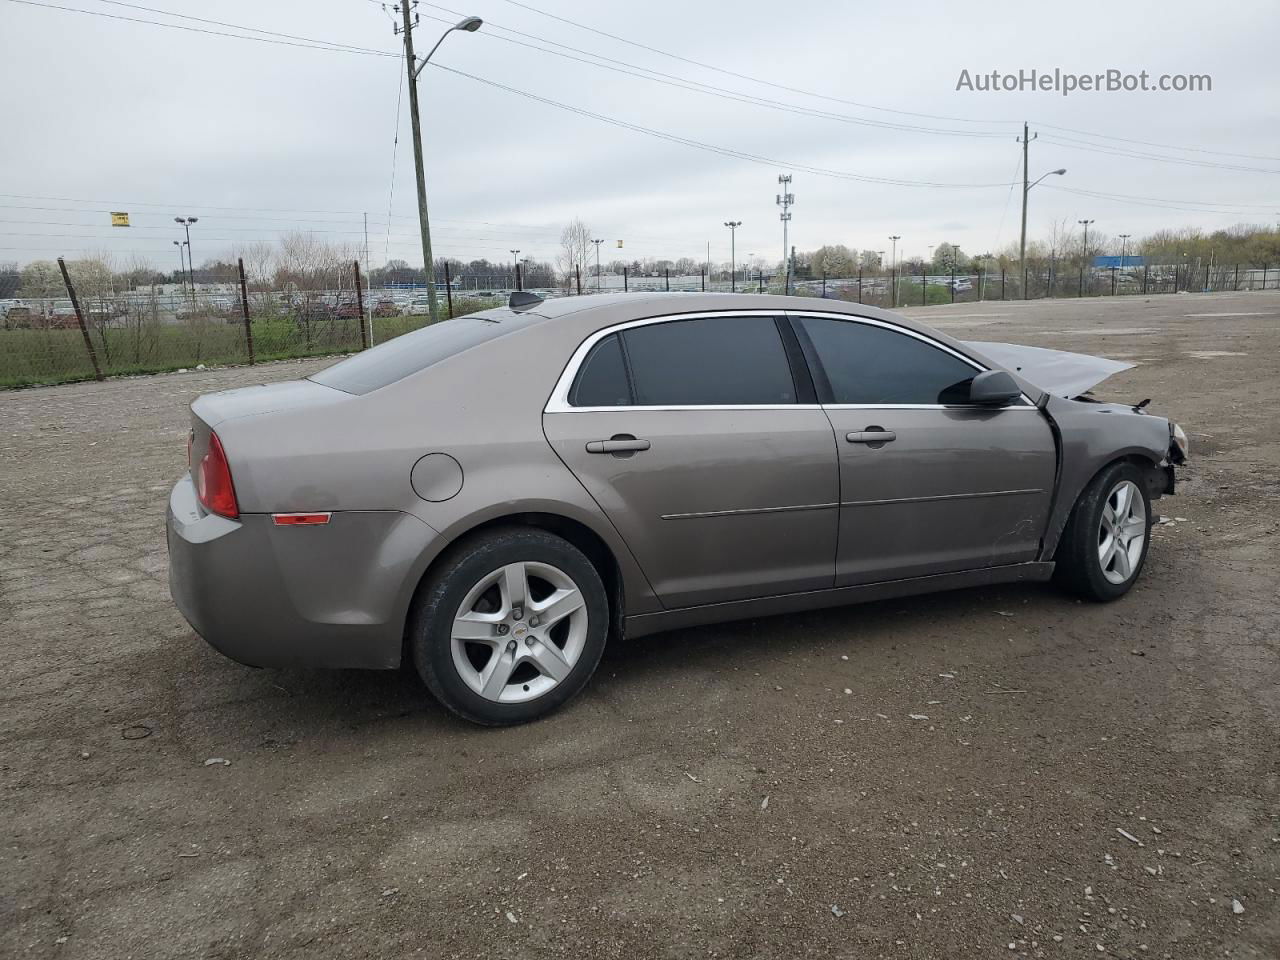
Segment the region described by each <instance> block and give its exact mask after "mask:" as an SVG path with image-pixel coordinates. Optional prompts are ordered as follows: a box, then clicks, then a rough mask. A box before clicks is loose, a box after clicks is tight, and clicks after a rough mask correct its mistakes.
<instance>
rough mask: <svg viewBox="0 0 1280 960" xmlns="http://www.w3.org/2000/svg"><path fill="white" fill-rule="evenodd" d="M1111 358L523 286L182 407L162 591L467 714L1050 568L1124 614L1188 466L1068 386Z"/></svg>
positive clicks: (531, 704) (1125, 413)
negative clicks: (681, 641)
mask: <svg viewBox="0 0 1280 960" xmlns="http://www.w3.org/2000/svg"><path fill="white" fill-rule="evenodd" d="M1128 366H1130V364H1125V363H1121V362H1118V361H1111V360H1104V359H1100V358H1097V357H1087V356H1082V355H1080V354H1070V353H1062V352H1060V351H1054V350H1044V349H1039V348H1034V347H1021V346H1016V345H1011V344H998V343H996V344H990V343H963V342H960V341H958V340H954V339H952V338H951V337H949V336H947V335H946V334H945V333H941V332H939V331H937V330H934V329H931V328H930V327H928V326H926V325H924V324H922V323H919V322H916V321H914V320H910V319H906V318H904V317H900V316H897V315H895V314H892V313H888V312H886V311H882V310H876V309H874V308H872V307H866V306H861V305H859V304H853V303H835V302H832V301H828V300H813V299H810V298H802V297H778V296H769V295H742V294H697V293H692V294H680V293H660V294H656V295H654V294H649V295H646V294H636V295H633V296H629V297H623V296H609V295H605V296H595V297H591V296H587V297H572V298H566V299H560V300H555V301H542V300H540V299H539V298H537V297H535V296H532V295H529V294H515V295H513V296H512V301H511V304H510V305H509V306H507V307H501V308H495V309H492V310H487V311H484V312H481V313H478V314H474V315H471V316H466V317H460V318H457V319H454V320H447V321H444V322H441V323H437V324H433V325H430V326H427V327H423V328H422V329H419V330H416V331H414V332H412V333H409V334H406V335H404V336H401V337H398V338H395V339H393V340H390V341H388V342H386V343H384V344H381V345H379V346H377V347H375V348H373V349H371V350H367V351H364V352H362V353H358V354H356V355H354V356H352V357H350V358H348V359H345V360H342V361H340V362H338V363H336V364H334V365H333V366H331V367H329V368H327V369H325V370H322V371H320V372H319V373H316V374H313V375H312V376H310V377H308V378H307V379H305V380H297V381H293V382H286V383H275V384H271V385H267V386H258V387H248V388H243V389H237V390H228V391H224V392H221V393H213V394H208V395H206V396H202V397H200V398H198V399H197V400H196V401H195V402H194V403H193V404H192V405H191V432H190V436H189V440H188V457H189V471H188V473H187V475H185V476H184V477H183V478H182V479H181V480H179V481H178V483H177V484H176V485H175V486H174V488H173V492H172V494H171V496H170V500H169V510H168V542H169V557H170V564H169V571H170V573H169V576H170V589H171V592H172V594H173V597H174V600H175V601H176V603H177V605H178V607H179V609H180V610H181V611H182V613H183V614H184V616H186V618H187V620H188V621H189V622H190V623H191V625H192V626H193V627H194V628H195V629H196V631H197V632H198V633H199V634H200V635H202V636H203V637H204V638H205V639H206V640H208V642H209V643H211V644H213V645H214V646H215V647H216V648H218V649H219V650H221V651H222V652H223V653H225V654H226V655H227V656H229V657H232V658H234V659H236V660H239V661H241V662H243V663H246V664H253V665H258V666H309V667H315V666H324V667H373V668H385V669H390V668H394V667H397V666H398V665H399V664H400V662H401V659H402V657H406V658H408V659H410V660H411V661H412V662H413V663H414V665H415V666H416V668H417V670H418V673H419V674H420V676H421V677H422V679H423V681H424V683H425V684H426V686H427V688H428V689H429V690H430V691H431V692H432V693H433V694H434V695H435V696H436V697H437V698H438V699H439V700H440V701H441V702H442V703H443V704H445V706H447V707H448V708H449V709H450V710H452V711H454V712H455V713H457V714H458V715H460V716H462V717H465V718H467V719H469V720H473V721H476V722H479V723H485V724H507V723H518V722H522V721H526V720H531V719H533V718H535V717H538V716H541V715H542V714H545V713H546V712H547V711H549V710H552V709H554V708H555V707H557V706H559V705H561V704H563V703H564V702H565V701H567V700H568V699H569V698H570V697H572V696H573V695H574V694H575V693H577V692H578V691H579V690H580V689H581V688H582V687H583V685H584V684H585V683H586V682H587V680H588V678H589V677H590V676H591V674H592V672H593V671H594V670H595V668H596V665H597V663H599V661H600V656H601V653H602V651H603V650H604V646H605V643H606V641H607V640H610V639H612V640H613V641H615V642H616V641H619V640H622V639H624V638H625V637H628V636H640V635H643V634H647V633H652V632H655V631H660V630H667V629H671V628H675V627H683V626H690V625H695V624H704V623H714V622H719V621H725V620H732V619H736V618H745V617H759V616H764V615H769V614H786V613H792V612H796V611H801V610H808V609H812V608H816V607H823V606H833V605H842V604H849V603H855V602H859V601H864V600H874V599H881V598H886V597H902V596H907V595H911V594H919V593H925V592H929V591H934V590H946V589H951V588H955V587H965V586H975V585H989V584H993V583H1008V582H1014V581H1042V580H1047V579H1049V578H1050V577H1051V576H1056V577H1057V578H1058V579H1059V580H1060V581H1061V582H1062V583H1063V584H1064V585H1066V586H1067V587H1069V588H1070V589H1072V590H1073V591H1075V592H1076V593H1077V594H1079V595H1081V596H1083V597H1087V598H1089V599H1092V600H1113V599H1116V598H1118V597H1120V596H1123V595H1124V594H1125V593H1126V592H1127V591H1128V590H1129V588H1130V587H1132V586H1133V583H1134V581H1135V580H1136V579H1137V577H1138V575H1139V573H1140V572H1141V570H1142V568H1143V564H1144V562H1145V561H1146V557H1147V549H1148V544H1149V540H1150V538H1149V532H1150V529H1151V525H1152V522H1153V520H1154V518H1155V514H1154V513H1153V511H1152V500H1154V499H1155V498H1158V497H1160V496H1162V495H1164V494H1171V493H1173V490H1174V465H1175V464H1179V463H1182V462H1183V460H1184V459H1185V457H1186V455H1187V440H1186V435H1185V434H1184V433H1183V431H1182V430H1181V429H1180V428H1179V427H1177V426H1176V425H1175V424H1173V423H1171V422H1170V421H1168V420H1166V419H1164V418H1163V417H1159V416H1155V415H1153V414H1151V413H1150V412H1148V410H1147V409H1146V406H1145V404H1139V405H1137V406H1132V405H1125V404H1114V403H1099V402H1095V401H1093V400H1091V399H1088V398H1086V397H1085V396H1084V394H1085V393H1086V392H1087V391H1088V390H1090V389H1091V388H1092V387H1093V386H1095V385H1096V384H1097V383H1099V382H1100V381H1102V380H1103V379H1105V378H1106V377H1108V376H1110V375H1111V374H1113V373H1115V372H1117V371H1119V370H1123V369H1125V368H1127V367H1128ZM852 622H855V623H856V620H854V621H852ZM956 628H957V630H959V629H962V625H961V624H957V625H956ZM1129 629H1138V628H1130V627H1126V626H1124V625H1123V622H1117V623H1116V624H1115V626H1114V630H1115V631H1117V632H1124V631H1125V630H1129Z"/></svg>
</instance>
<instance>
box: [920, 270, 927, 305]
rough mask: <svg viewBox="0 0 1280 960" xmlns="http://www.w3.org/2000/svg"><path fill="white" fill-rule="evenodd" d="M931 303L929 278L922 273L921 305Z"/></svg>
mask: <svg viewBox="0 0 1280 960" xmlns="http://www.w3.org/2000/svg"><path fill="white" fill-rule="evenodd" d="M928 305H929V278H928V277H927V276H926V275H925V274H923V273H921V274H920V306H922V307H927V306H928Z"/></svg>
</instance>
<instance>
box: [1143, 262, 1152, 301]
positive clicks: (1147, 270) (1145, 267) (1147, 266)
mask: <svg viewBox="0 0 1280 960" xmlns="http://www.w3.org/2000/svg"><path fill="white" fill-rule="evenodd" d="M1150 274H1151V264H1149V263H1144V264H1143V265H1142V295H1143V296H1144V297H1145V296H1146V295H1147V277H1148V276H1149V275H1150Z"/></svg>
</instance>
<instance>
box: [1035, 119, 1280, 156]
mask: <svg viewBox="0 0 1280 960" xmlns="http://www.w3.org/2000/svg"><path fill="white" fill-rule="evenodd" d="M1037 126H1039V127H1042V128H1043V129H1046V130H1061V131H1062V132H1063V133H1078V134H1080V135H1081V136H1085V137H1093V138H1096V139H1102V140H1118V141H1119V142H1121V143H1134V144H1138V145H1140V146H1144V147H1162V148H1164V149H1166V150H1186V151H1188V152H1191V153H1211V154H1214V155H1215V156H1219V157H1238V158H1240V159H1243V160H1273V161H1276V162H1280V157H1264V156H1259V155H1258V154H1253V153H1228V152H1227V151H1225V150H1209V149H1207V148H1205V147H1180V146H1178V145H1177V144H1174V143H1156V142H1155V141H1152V140H1133V139H1130V138H1128V137H1115V136H1111V135H1110V134H1105V133H1090V132H1089V131H1088V130H1074V129H1072V128H1071V127H1058V126H1054V125H1053V124H1052V123H1038V124H1037Z"/></svg>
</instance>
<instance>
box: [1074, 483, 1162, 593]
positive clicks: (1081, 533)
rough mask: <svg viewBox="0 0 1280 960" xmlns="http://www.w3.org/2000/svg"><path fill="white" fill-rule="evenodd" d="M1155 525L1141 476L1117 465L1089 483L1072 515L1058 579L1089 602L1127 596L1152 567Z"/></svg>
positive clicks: (1149, 500)
mask: <svg viewBox="0 0 1280 960" xmlns="http://www.w3.org/2000/svg"><path fill="white" fill-rule="evenodd" d="M1117 507H1119V508H1120V510H1121V516H1120V518H1119V520H1118V521H1117V519H1116V511H1117ZM1151 525H1152V513H1151V499H1150V497H1149V496H1148V495H1147V488H1146V484H1145V482H1144V478H1143V475H1142V471H1141V470H1139V469H1138V468H1137V467H1136V466H1134V465H1133V464H1131V463H1124V462H1121V463H1113V464H1112V465H1111V466H1109V467H1107V468H1106V469H1105V470H1103V471H1102V472H1101V473H1099V474H1098V475H1097V476H1096V477H1094V478H1093V480H1091V481H1090V482H1089V485H1088V486H1087V487H1085V488H1084V491H1083V492H1082V493H1081V494H1080V498H1079V499H1078V500H1077V501H1076V505H1075V507H1074V508H1073V509H1072V511H1071V517H1070V519H1069V520H1068V521H1067V526H1066V529H1065V530H1063V532H1062V541H1061V542H1060V543H1059V544H1058V551H1057V560H1058V563H1057V569H1056V570H1055V575H1056V577H1057V579H1058V580H1059V581H1060V582H1061V583H1062V584H1063V585H1064V586H1065V587H1066V588H1067V589H1069V590H1070V591H1071V592H1073V593H1075V594H1078V595H1079V596H1081V597H1085V598H1087V599H1089V600H1097V601H1100V602H1101V601H1107V600H1115V599H1117V598H1118V597H1122V596H1124V595H1125V594H1126V593H1128V592H1129V590H1130V588H1131V587H1132V586H1133V585H1134V583H1135V582H1136V581H1137V579H1138V575H1139V574H1140V573H1141V572H1142V567H1143V564H1145V563H1146V561H1147V550H1148V549H1149V547H1150V545H1151ZM1117 532H1118V533H1119V536H1117Z"/></svg>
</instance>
